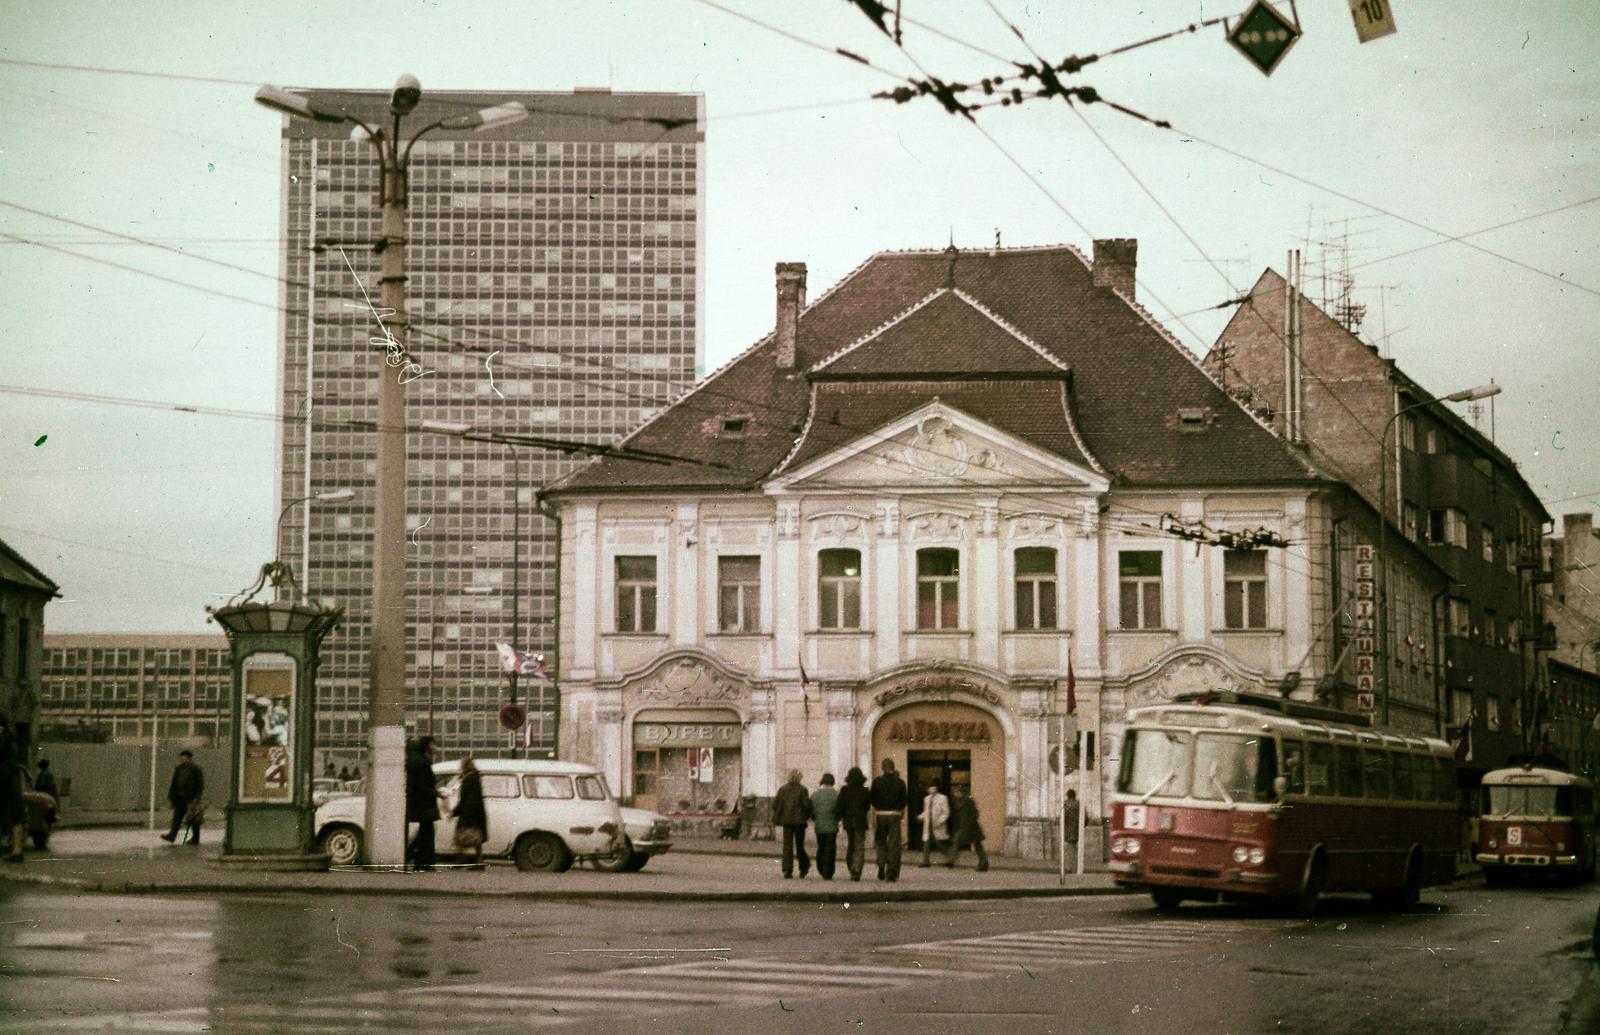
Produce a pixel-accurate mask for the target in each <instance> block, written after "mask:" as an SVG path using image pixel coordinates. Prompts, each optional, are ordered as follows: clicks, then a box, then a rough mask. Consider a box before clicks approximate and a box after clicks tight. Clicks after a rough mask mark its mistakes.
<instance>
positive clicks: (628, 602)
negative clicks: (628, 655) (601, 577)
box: [617, 557, 656, 632]
mask: <svg viewBox="0 0 1600 1035" xmlns="http://www.w3.org/2000/svg"><path fill="white" fill-rule="evenodd" d="M655 631H656V559H655V558H654V557H618V558H617V632H655Z"/></svg>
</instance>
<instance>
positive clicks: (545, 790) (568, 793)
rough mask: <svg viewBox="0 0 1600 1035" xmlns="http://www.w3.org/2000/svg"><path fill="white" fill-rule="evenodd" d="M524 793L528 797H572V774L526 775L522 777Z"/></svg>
mask: <svg viewBox="0 0 1600 1035" xmlns="http://www.w3.org/2000/svg"><path fill="white" fill-rule="evenodd" d="M522 794H523V797H526V798H570V797H572V778H571V777H570V776H524V777H523V778H522Z"/></svg>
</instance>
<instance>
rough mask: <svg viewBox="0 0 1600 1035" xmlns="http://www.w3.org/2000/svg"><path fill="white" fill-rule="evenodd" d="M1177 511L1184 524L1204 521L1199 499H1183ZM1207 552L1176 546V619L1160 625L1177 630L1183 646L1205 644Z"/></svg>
mask: <svg viewBox="0 0 1600 1035" xmlns="http://www.w3.org/2000/svg"><path fill="white" fill-rule="evenodd" d="M1179 509H1180V516H1181V517H1182V518H1183V521H1184V523H1185V524H1188V525H1195V524H1199V523H1201V522H1203V521H1204V520H1205V516H1206V508H1205V504H1204V503H1203V502H1202V501H1200V500H1184V502H1183V506H1182V507H1181V508H1179ZM1209 553H1210V551H1209V550H1207V549H1204V548H1200V549H1196V548H1194V547H1191V546H1189V544H1188V543H1179V544H1178V549H1177V555H1178V557H1177V561H1178V562H1177V564H1175V565H1173V567H1174V568H1176V569H1178V570H1177V571H1176V572H1174V574H1175V575H1176V576H1177V579H1178V594H1177V601H1178V614H1177V616H1176V617H1177V619H1178V620H1177V621H1176V622H1173V621H1170V620H1169V621H1168V622H1166V623H1164V624H1166V625H1169V626H1171V627H1173V628H1175V629H1177V630H1178V633H1179V638H1180V639H1181V640H1182V641H1183V642H1184V643H1205V642H1206V640H1207V639H1208V638H1209V633H1210V624H1209V623H1210V621H1211V607H1210V604H1211V600H1210V596H1209V594H1207V592H1206V589H1207V587H1208V586H1209V584H1210V583H1209V581H1208V580H1207V578H1206V559H1207V555H1208V554H1209Z"/></svg>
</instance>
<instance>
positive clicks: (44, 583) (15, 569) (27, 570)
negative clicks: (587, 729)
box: [0, 539, 61, 596]
mask: <svg viewBox="0 0 1600 1035" xmlns="http://www.w3.org/2000/svg"><path fill="white" fill-rule="evenodd" d="M0 582H9V583H11V584H12V585H16V586H23V587H25V588H27V589H36V590H38V591H40V592H41V593H48V594H49V595H50V596H57V595H59V593H60V589H61V587H59V586H57V585H56V584H55V583H54V582H52V581H51V580H50V577H49V576H47V575H46V574H45V573H44V572H42V571H40V570H39V569H38V568H35V567H34V566H33V565H31V564H29V563H28V560H27V558H25V557H23V556H22V554H20V553H18V552H17V551H16V550H13V549H12V548H11V546H10V545H9V544H7V543H6V542H5V540H3V539H0Z"/></svg>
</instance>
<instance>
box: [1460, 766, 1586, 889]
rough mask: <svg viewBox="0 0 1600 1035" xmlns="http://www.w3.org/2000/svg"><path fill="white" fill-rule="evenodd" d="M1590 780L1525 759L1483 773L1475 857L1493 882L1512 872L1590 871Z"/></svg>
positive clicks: (1581, 874)
mask: <svg viewBox="0 0 1600 1035" xmlns="http://www.w3.org/2000/svg"><path fill="white" fill-rule="evenodd" d="M1594 820H1595V814H1594V784H1592V783H1590V782H1589V781H1588V780H1585V779H1584V778H1583V777H1581V776H1575V775H1573V774H1572V773H1568V772H1563V771H1562V770H1560V769H1546V768H1543V767H1540V766H1534V765H1526V766H1519V767H1517V768H1514V769H1496V770H1494V771H1493V772H1490V773H1486V774H1484V777H1483V809H1482V816H1481V817H1480V818H1479V820H1478V852H1477V855H1478V862H1479V864H1480V865H1482V866H1483V879H1484V880H1485V881H1486V882H1487V883H1490V884H1498V883H1500V882H1502V881H1503V880H1504V879H1505V878H1506V877H1508V876H1510V875H1512V874H1513V873H1516V872H1526V871H1532V870H1545V871H1551V870H1559V871H1565V872H1566V873H1568V874H1571V875H1572V876H1574V877H1577V878H1578V879H1580V880H1588V879H1589V878H1591V877H1593V876H1594V856H1595V839H1594Z"/></svg>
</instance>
